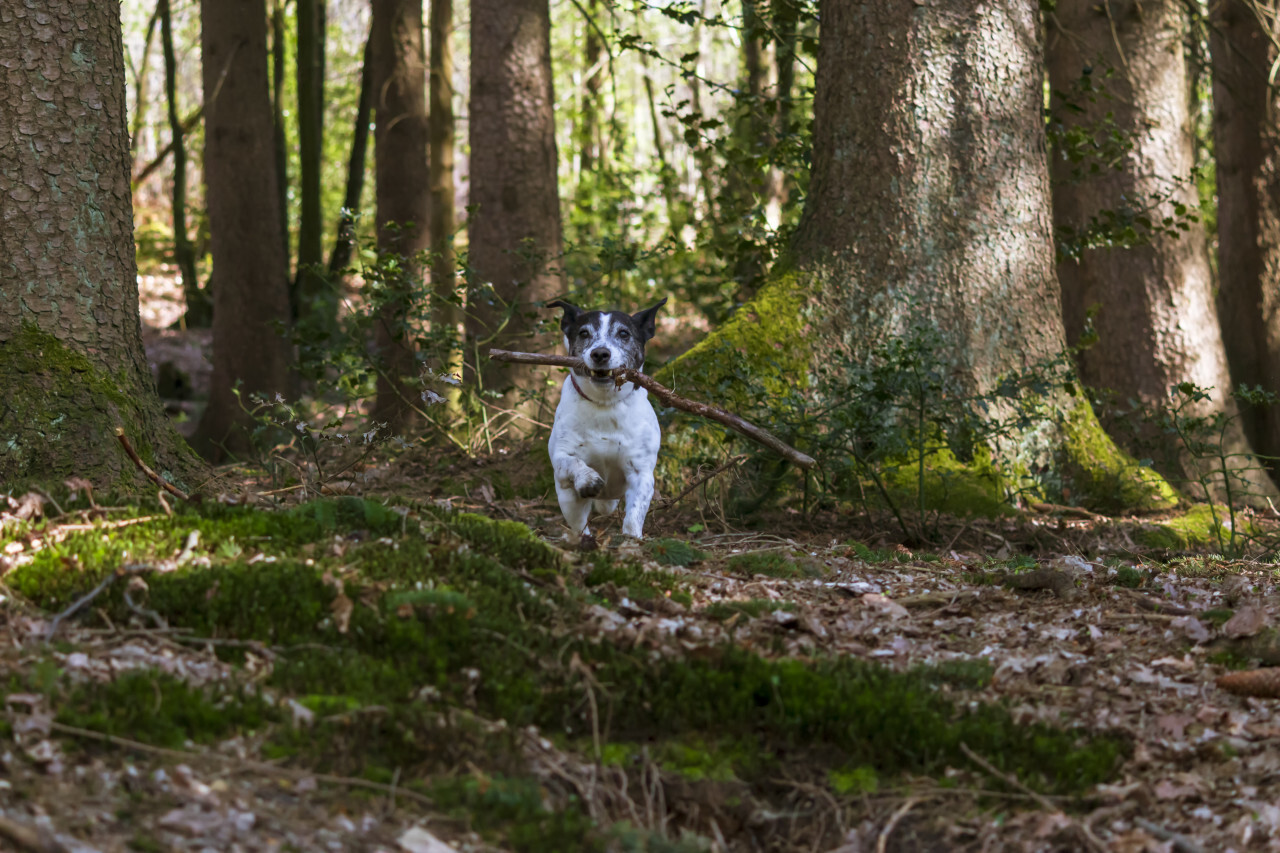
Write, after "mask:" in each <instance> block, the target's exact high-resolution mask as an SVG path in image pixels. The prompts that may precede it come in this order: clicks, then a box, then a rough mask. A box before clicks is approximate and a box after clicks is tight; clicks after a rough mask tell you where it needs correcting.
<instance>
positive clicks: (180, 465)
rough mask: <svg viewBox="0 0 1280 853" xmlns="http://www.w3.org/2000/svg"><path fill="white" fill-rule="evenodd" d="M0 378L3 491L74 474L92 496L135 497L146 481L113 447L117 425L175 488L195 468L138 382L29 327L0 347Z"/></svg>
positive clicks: (198, 466)
mask: <svg viewBox="0 0 1280 853" xmlns="http://www.w3.org/2000/svg"><path fill="white" fill-rule="evenodd" d="M0 376H4V377H8V378H10V379H11V380H13V381H9V382H7V383H6V388H7V389H8V392H7V394H6V396H5V411H6V416H5V417H4V418H3V419H2V421H0V482H4V483H5V484H6V485H7V486H8V487H9V488H16V487H25V486H26V485H27V484H28V483H34V482H36V481H38V480H39V481H43V482H45V483H60V482H61V481H62V480H63V479H64V478H66V477H68V476H78V477H86V478H88V479H90V480H91V481H92V482H93V483H94V486H95V489H96V490H97V493H98V494H99V496H105V495H112V494H130V493H136V492H137V491H138V490H139V487H140V486H141V484H142V483H144V482H146V481H145V479H144V478H143V476H142V475H141V473H140V472H138V471H137V469H136V468H135V467H134V465H133V463H132V462H130V461H129V460H128V458H127V457H126V456H125V455H124V452H123V451H122V450H121V449H120V448H119V447H118V445H117V444H116V440H115V438H114V436H113V435H112V430H114V429H115V428H116V427H117V426H119V427H122V428H123V429H124V431H125V434H126V435H127V436H128V437H129V439H130V440H131V442H132V444H133V447H134V449H135V450H136V451H137V452H138V455H139V456H141V457H142V459H143V460H144V461H145V462H147V463H148V464H150V465H151V466H152V467H153V468H156V469H157V470H159V472H160V474H161V476H164V477H166V478H168V479H170V480H172V481H174V482H176V483H177V484H178V485H179V486H184V487H185V483H184V482H183V481H184V480H185V479H186V478H187V477H188V476H189V475H191V474H193V473H194V472H196V471H199V470H201V469H202V468H203V463H201V462H200V461H199V460H198V458H197V457H196V456H195V455H194V454H193V453H192V452H191V450H190V448H189V447H187V445H186V444H185V443H184V442H183V441H182V440H181V439H180V438H178V436H177V434H176V433H175V432H173V428H172V427H171V426H170V425H169V423H168V422H167V421H165V420H164V419H163V417H162V413H161V411H160V407H159V405H158V403H155V402H153V401H154V397H152V398H151V399H150V400H149V399H148V398H147V397H146V396H145V395H146V394H148V392H149V391H150V389H149V388H145V387H137V385H138V383H139V381H145V379H144V380H140V379H139V377H136V376H134V375H133V374H131V373H130V372H129V370H128V368H127V367H121V368H120V369H119V370H118V371H116V372H115V373H114V374H110V373H107V372H106V371H104V370H102V369H101V368H99V367H97V366H95V364H94V363H93V362H91V361H90V360H89V359H88V358H87V357H86V356H84V355H83V354H82V353H79V352H76V351H75V350H73V349H70V348H68V347H67V346H66V345H65V344H64V343H63V342H62V341H60V340H59V339H58V338H56V337H54V336H53V335H50V334H48V333H46V332H44V331H41V330H40V329H38V328H37V327H36V326H35V325H33V324H31V323H24V324H23V325H22V327H21V328H20V329H18V330H17V331H16V333H15V334H14V335H13V336H12V337H11V338H9V339H7V340H4V341H0ZM157 442H159V444H160V446H161V448H160V449H162V450H163V458H162V459H159V460H158V459H157V445H156V443H157ZM146 488H147V489H150V488H152V487H151V485H150V484H149V483H148V484H147V485H146Z"/></svg>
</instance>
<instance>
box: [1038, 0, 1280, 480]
mask: <svg viewBox="0 0 1280 853" xmlns="http://www.w3.org/2000/svg"><path fill="white" fill-rule="evenodd" d="M1054 22H1055V23H1054V27H1055V28H1054V30H1053V31H1052V32H1051V33H1050V42H1049V43H1050V48H1049V51H1048V55H1049V80H1050V83H1051V85H1052V87H1053V89H1054V91H1056V92H1068V91H1070V90H1071V89H1072V88H1073V87H1075V86H1076V85H1077V81H1079V80H1080V79H1081V78H1082V76H1084V75H1085V74H1086V69H1088V72H1087V74H1088V76H1089V77H1090V78H1091V79H1092V80H1094V81H1095V82H1094V83H1093V84H1092V85H1093V87H1094V88H1104V89H1105V91H1106V96H1105V97H1100V98H1097V99H1088V98H1085V99H1080V100H1081V101H1082V102H1081V103H1079V104H1076V108H1077V109H1076V110H1072V111H1069V112H1066V113H1065V114H1064V115H1063V116H1062V121H1063V123H1064V125H1065V126H1066V127H1067V128H1080V129H1082V130H1084V131H1085V132H1086V133H1089V132H1090V131H1092V130H1093V129H1094V128H1096V127H1098V125H1099V123H1102V122H1104V120H1105V116H1106V115H1107V114H1110V115H1111V119H1110V122H1111V123H1113V124H1114V129H1115V130H1116V131H1119V133H1120V134H1122V135H1123V136H1124V137H1125V139H1126V142H1127V145H1128V147H1127V150H1125V152H1124V153H1123V154H1122V155H1120V156H1119V158H1118V161H1117V162H1116V163H1115V165H1114V166H1112V167H1107V166H1104V167H1103V168H1102V169H1100V170H1099V171H1097V172H1091V173H1089V174H1086V175H1084V176H1083V177H1079V178H1077V176H1074V175H1073V174H1072V163H1071V161H1070V160H1069V159H1068V158H1065V157H1056V158H1054V172H1055V185H1054V193H1053V204H1054V221H1055V224H1056V225H1057V226H1058V228H1059V229H1060V231H1061V232H1063V233H1066V234H1078V233H1081V232H1083V231H1085V230H1086V229H1087V228H1088V223H1089V221H1090V219H1091V218H1092V217H1099V218H1101V217H1103V216H1105V214H1104V213H1103V211H1115V212H1116V213H1117V214H1118V216H1119V217H1120V221H1121V222H1128V221H1130V219H1131V218H1132V221H1133V222H1134V223H1135V225H1134V232H1135V234H1136V236H1137V238H1138V239H1137V240H1136V241H1134V242H1136V245H1129V246H1125V245H1115V246H1107V245H1104V246H1102V247H1099V248H1084V249H1083V251H1082V252H1080V254H1079V256H1078V259H1068V260H1065V261H1063V262H1062V264H1060V266H1059V268H1058V275H1059V277H1060V279H1061V281H1062V304H1063V317H1064V319H1065V322H1066V329H1067V337H1068V340H1070V341H1073V342H1074V341H1075V340H1077V338H1078V337H1079V335H1080V334H1081V332H1082V330H1083V329H1084V326H1085V322H1086V313H1087V312H1090V311H1092V312H1095V313H1094V316H1093V318H1092V324H1093V329H1094V331H1095V332H1096V342H1095V343H1093V344H1092V345H1091V346H1089V347H1088V348H1087V349H1085V350H1084V351H1083V352H1082V353H1080V357H1079V369H1080V375H1081V379H1083V381H1084V382H1085V384H1086V385H1088V386H1090V387H1093V388H1098V389H1105V390H1109V391H1113V392H1115V393H1116V394H1117V395H1118V398H1119V399H1120V400H1122V401H1128V400H1135V401H1138V402H1139V403H1140V404H1141V405H1142V407H1143V409H1144V410H1145V411H1146V412H1151V413H1156V412H1160V411H1163V410H1166V409H1168V408H1169V406H1170V389H1171V388H1173V387H1174V386H1176V385H1178V384H1179V383H1182V382H1191V383H1194V384H1195V385H1197V386H1199V387H1201V388H1206V389H1208V388H1211V389H1213V390H1212V392H1211V395H1210V396H1211V399H1209V400H1206V401H1205V402H1203V403H1201V404H1196V405H1193V406H1188V407H1187V408H1186V409H1184V414H1188V415H1194V416H1197V417H1212V416H1213V415H1214V414H1215V413H1218V412H1224V413H1226V414H1227V415H1228V416H1233V417H1234V416H1235V415H1236V413H1237V409H1236V404H1235V401H1234V399H1233V398H1232V397H1231V378H1230V376H1229V375H1228V373H1227V358H1226V351H1225V349H1224V347H1223V342H1222V333H1221V331H1220V329H1219V327H1218V312H1217V308H1216V306H1215V305H1214V296H1213V285H1214V282H1213V272H1212V269H1211V266H1210V263H1209V242H1208V237H1207V236H1206V234H1205V231H1204V228H1203V226H1202V225H1201V224H1200V223H1199V222H1195V221H1191V220H1190V219H1186V218H1183V217H1181V216H1180V215H1179V213H1178V211H1179V209H1181V208H1180V207H1179V206H1183V207H1185V208H1187V209H1190V208H1194V207H1195V206H1196V204H1197V192H1196V185H1195V180H1194V177H1193V171H1194V168H1195V139H1194V136H1193V133H1192V128H1193V123H1194V118H1193V117H1192V115H1191V105H1192V103H1193V98H1192V92H1191V82H1192V81H1191V68H1190V65H1189V63H1188V61H1187V53H1186V49H1185V44H1186V40H1187V39H1188V30H1189V27H1190V19H1189V17H1188V10H1187V7H1186V6H1185V5H1184V4H1183V3H1181V2H1179V0H1158V2H1154V3H1141V4H1139V3H1137V2H1133V0H1108V2H1107V3H1105V4H1103V5H1101V6H1100V5H1098V4H1096V3H1093V2H1090V0H1065V2H1062V3H1060V4H1059V5H1058V9H1057V12H1056V14H1055V17H1054ZM1108 75H1109V76H1108ZM1064 112H1065V111H1064ZM1108 130H1110V128H1108ZM1142 217H1146V219H1148V220H1150V222H1151V223H1152V224H1151V225H1150V226H1148V225H1146V224H1144V222H1145V221H1144V219H1143V218H1142ZM1162 222H1167V224H1165V225H1162V224H1161V223H1162ZM1086 245H1087V244H1086ZM1103 414H1104V423H1105V424H1106V426H1107V428H1108V431H1109V432H1111V434H1112V436H1113V437H1114V438H1116V439H1117V440H1118V441H1120V442H1121V444H1123V445H1126V446H1127V449H1129V450H1130V451H1131V452H1133V453H1135V454H1137V455H1141V456H1148V457H1152V458H1153V459H1154V460H1155V463H1156V467H1157V469H1158V470H1160V471H1161V472H1162V473H1163V474H1165V475H1166V476H1168V477H1171V478H1173V479H1174V480H1175V481H1180V482H1181V481H1186V482H1188V483H1189V484H1190V487H1191V491H1193V492H1199V491H1201V490H1200V489H1199V486H1198V480H1199V479H1200V478H1201V477H1210V476H1213V472H1214V471H1215V470H1216V468H1217V467H1218V464H1219V463H1218V460H1216V459H1211V458H1210V459H1200V460H1197V459H1196V458H1193V457H1192V456H1191V455H1190V454H1188V453H1187V452H1186V449H1185V445H1184V444H1183V443H1182V442H1181V441H1179V440H1178V439H1176V438H1174V437H1173V436H1171V434H1170V433H1169V432H1168V431H1167V430H1164V429H1162V428H1161V427H1160V426H1159V425H1158V424H1157V423H1154V422H1152V423H1150V424H1147V423H1144V422H1143V421H1142V416H1141V413H1138V414H1130V415H1126V416H1124V417H1123V418H1122V419H1119V420H1112V419H1111V418H1108V417H1106V412H1105V411H1104V413H1103ZM1223 449H1224V451H1225V452H1228V453H1231V454H1243V455H1240V456H1236V457H1235V458H1233V459H1232V460H1231V465H1232V468H1233V469H1235V470H1236V471H1237V472H1238V475H1239V477H1240V478H1242V480H1243V482H1237V483H1233V488H1234V489H1235V490H1236V491H1237V492H1238V491H1240V490H1242V489H1247V491H1249V492H1256V493H1258V495H1259V496H1262V495H1273V496H1274V495H1275V493H1276V492H1275V488H1274V486H1273V485H1272V484H1271V482H1270V479H1269V478H1268V477H1267V476H1266V474H1265V472H1263V471H1262V470H1261V469H1260V468H1259V467H1258V463H1257V462H1256V461H1254V459H1253V458H1252V457H1251V456H1249V455H1248V454H1249V452H1250V450H1249V444H1248V442H1247V441H1246V439H1245V437H1244V432H1243V430H1242V428H1241V426H1240V424H1239V421H1238V420H1236V421H1234V422H1233V423H1232V424H1231V425H1230V426H1229V427H1228V428H1227V431H1226V435H1225V438H1224V448H1223ZM1213 479H1214V480H1215V481H1217V482H1218V483H1219V485H1218V487H1217V488H1216V489H1214V490H1215V491H1217V490H1218V489H1221V487H1222V485H1223V484H1221V481H1220V480H1219V479H1218V478H1217V477H1216V476H1213ZM1220 496H1221V494H1220Z"/></svg>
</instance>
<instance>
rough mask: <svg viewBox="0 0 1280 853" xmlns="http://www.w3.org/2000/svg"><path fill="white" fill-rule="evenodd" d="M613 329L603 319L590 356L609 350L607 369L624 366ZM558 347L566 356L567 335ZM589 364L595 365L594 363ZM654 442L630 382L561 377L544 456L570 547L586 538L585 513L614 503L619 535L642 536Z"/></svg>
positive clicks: (653, 427) (657, 435)
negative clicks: (622, 506)
mask: <svg viewBox="0 0 1280 853" xmlns="http://www.w3.org/2000/svg"><path fill="white" fill-rule="evenodd" d="M664 301H665V300H664ZM616 325H618V324H616V323H611V322H610V318H609V316H608V315H605V317H604V318H603V323H602V328H601V329H600V330H599V332H600V333H599V334H597V335H596V337H595V340H593V341H592V343H591V351H592V352H593V353H594V352H597V351H598V349H599V348H601V347H608V348H609V351H610V352H609V362H608V365H607V367H608V368H617V367H630V366H631V365H630V364H626V363H625V362H624V360H623V359H624V358H625V352H624V351H623V348H622V347H619V346H618V345H617V344H618V343H619V342H618V341H617V340H615V339H614V338H613V335H614V334H615V333H616V332H617V331H618V330H617V329H616V328H614V326H616ZM565 349H566V350H567V351H569V352H573V345H572V344H571V342H570V341H569V339H568V336H567V335H566V337H565ZM584 355H585V354H584ZM592 365H593V366H598V365H599V361H598V360H597V361H596V362H592ZM661 442H662V430H661V428H660V427H659V426H658V417H657V415H656V414H654V411H653V406H652V405H650V403H649V393H648V392H647V391H645V389H643V388H640V387H638V386H635V385H632V384H631V383H629V382H628V383H625V384H623V385H622V386H621V387H618V386H617V385H615V383H614V381H613V379H612V378H610V379H606V380H604V381H601V380H599V379H595V378H588V377H586V376H582V375H579V376H578V377H577V385H576V387H575V385H574V380H573V374H572V373H571V374H569V376H567V377H565V380H564V383H563V384H562V385H561V387H560V403H559V405H558V406H557V407H556V417H555V423H554V425H553V426H552V429H551V440H550V442H549V443H548V450H549V451H550V454H551V467H552V470H553V472H554V474H555V483H556V497H557V498H559V501H560V511H561V512H562V513H564V520H565V524H566V525H568V528H569V542H570V543H573V544H577V543H578V542H579V541H580V540H581V538H582V536H583V535H589V534H590V532H591V531H590V529H589V528H588V526H587V519H588V516H589V515H590V513H591V510H592V509H594V510H595V511H596V513H597V514H608V513H611V512H613V511H614V510H615V509H617V507H618V500H619V499H623V500H625V501H626V510H625V513H624V515H623V520H622V532H623V533H624V534H625V535H627V536H632V537H635V538H636V539H640V538H642V537H643V533H644V519H645V515H646V514H647V513H648V511H649V503H650V501H652V500H653V469H654V467H655V466H656V465H657V464H658V447H659V445H660V444H661Z"/></svg>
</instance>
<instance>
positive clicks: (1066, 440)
mask: <svg viewBox="0 0 1280 853" xmlns="http://www.w3.org/2000/svg"><path fill="white" fill-rule="evenodd" d="M1061 430H1062V446H1061V451H1060V454H1059V455H1060V458H1059V465H1060V467H1061V468H1062V470H1063V471H1064V473H1065V481H1064V483H1063V488H1064V492H1069V493H1068V494H1066V495H1065V497H1066V498H1067V499H1070V500H1074V501H1077V502H1079V503H1081V504H1083V505H1085V506H1088V507H1090V508H1092V509H1095V510H1097V511H1099V512H1105V513H1117V512H1124V511H1132V510H1143V511H1151V510H1161V509H1172V508H1173V507H1174V506H1176V505H1177V503H1178V495H1177V493H1176V492H1175V491H1174V490H1173V487H1172V486H1170V485H1169V484H1168V482H1166V481H1165V479H1164V478H1163V477H1161V476H1160V475H1159V474H1157V473H1156V472H1155V471H1154V470H1152V469H1151V468H1145V467H1143V466H1141V465H1139V464H1138V463H1137V461H1136V460H1135V459H1133V457H1131V456H1129V455H1128V454H1127V453H1125V452H1123V451H1122V450H1120V449H1119V448H1118V447H1116V445H1115V442H1114V441H1112V440H1111V437H1110V436H1108V435H1107V433H1106V431H1105V430H1103V428H1102V425H1101V424H1100V423H1098V418H1097V416H1096V415H1095V414H1094V413H1093V409H1092V408H1091V407H1090V406H1089V404H1088V403H1087V402H1085V401H1080V402H1079V403H1078V404H1077V405H1076V407H1075V408H1074V409H1072V410H1070V411H1069V412H1067V413H1066V415H1065V417H1063V419H1062V423H1061Z"/></svg>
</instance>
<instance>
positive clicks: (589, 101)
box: [577, 0, 604, 182]
mask: <svg viewBox="0 0 1280 853" xmlns="http://www.w3.org/2000/svg"><path fill="white" fill-rule="evenodd" d="M599 9H600V2H599V0H588V2H587V8H586V10H585V11H584V12H583V23H584V24H585V25H586V36H585V40H586V47H585V48H584V50H583V65H584V67H585V68H586V74H585V77H584V78H583V81H582V104H581V106H580V107H579V109H578V116H579V119H578V132H577V141H578V174H579V176H585V175H589V174H591V173H593V172H594V171H595V170H596V159H597V157H596V152H597V151H600V152H603V151H604V148H603V146H601V145H600V90H601V88H602V87H603V86H604V62H603V53H604V42H603V40H602V39H601V38H600V25H599V23H598V22H597V21H596V15H597V14H598V12H599ZM579 182H581V177H580V178H579Z"/></svg>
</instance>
